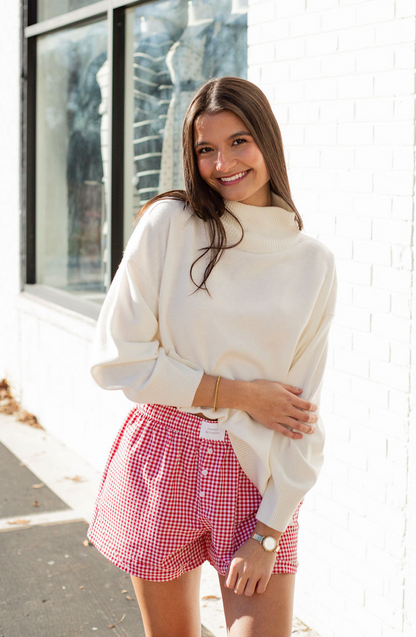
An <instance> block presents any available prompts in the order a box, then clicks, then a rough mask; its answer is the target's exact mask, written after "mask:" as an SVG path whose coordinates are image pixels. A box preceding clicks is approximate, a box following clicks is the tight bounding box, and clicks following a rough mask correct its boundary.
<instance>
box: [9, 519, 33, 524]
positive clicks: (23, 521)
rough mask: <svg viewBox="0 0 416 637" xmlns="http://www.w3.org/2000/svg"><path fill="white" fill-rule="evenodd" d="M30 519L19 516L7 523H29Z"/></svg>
mask: <svg viewBox="0 0 416 637" xmlns="http://www.w3.org/2000/svg"><path fill="white" fill-rule="evenodd" d="M29 523H30V520H23V519H22V518H17V520H13V521H11V520H10V521H8V522H7V524H29Z"/></svg>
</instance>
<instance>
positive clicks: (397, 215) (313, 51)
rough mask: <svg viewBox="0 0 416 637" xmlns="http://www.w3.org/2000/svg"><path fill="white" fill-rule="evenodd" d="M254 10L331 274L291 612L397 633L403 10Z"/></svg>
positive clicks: (404, 518)
mask: <svg viewBox="0 0 416 637" xmlns="http://www.w3.org/2000/svg"><path fill="white" fill-rule="evenodd" d="M289 5H290V7H289ZM262 7H263V2H258V3H254V2H253V3H250V14H249V22H250V25H251V24H253V23H254V22H255V25H256V26H255V31H253V32H252V33H250V45H253V47H255V56H253V55H252V52H251V46H250V48H249V60H250V70H249V73H250V77H252V78H253V80H254V81H257V82H258V83H259V84H260V86H262V87H263V88H265V89H266V90H267V94H268V95H273V100H272V105H273V107H274V109H275V112H276V116H277V118H278V121H279V123H280V125H281V129H282V134H283V140H284V144H285V150H286V156H287V159H288V166H289V173H290V181H291V185H292V190H293V194H294V199H295V201H296V202H297V205H298V207H299V209H300V211H301V214H303V218H304V221H305V229H306V232H307V233H308V234H311V235H313V236H316V237H317V238H319V239H320V240H321V241H323V242H324V243H326V245H328V246H329V247H330V248H331V249H332V250H333V251H334V253H335V255H336V258H337V264H338V278H339V304H338V314H337V318H336V322H335V325H334V328H333V333H332V336H331V353H330V357H329V369H328V372H327V376H326V385H325V395H324V403H325V408H324V409H325V411H324V419H325V422H326V424H327V429H328V438H329V439H328V444H327V451H326V453H327V460H326V464H325V467H324V470H323V475H322V477H321V478H320V482H319V483H318V485H317V487H316V489H315V490H314V491H313V492H312V493H311V494H310V495H309V497H308V500H307V504H306V505H305V511H304V512H303V514H302V526H303V537H302V540H301V567H300V572H299V575H298V592H297V602H296V605H297V612H298V615H299V616H300V617H301V618H302V619H303V620H304V621H306V623H309V624H310V625H312V626H313V627H314V628H315V629H316V630H317V631H318V632H320V633H321V635H322V636H323V637H335V636H336V637H343V636H344V635H345V637H347V636H348V637H351V635H354V637H361V636H362V637H364V636H365V637H371V636H374V637H386V636H387V635H388V636H391V637H393V636H395V637H396V636H398V635H406V637H410V636H411V635H413V634H416V621H415V615H416V613H415V611H414V610H412V608H411V601H410V600H411V599H412V598H413V599H415V598H416V586H415V582H416V577H415V576H414V575H413V574H411V573H413V572H414V570H415V566H416V560H415V553H416V540H415V538H416V533H415V530H416V514H415V513H411V512H410V500H412V501H413V504H414V505H415V504H416V502H415V501H416V495H413V494H412V495H411V494H410V492H409V489H410V486H411V484H412V485H413V493H415V492H416V469H414V468H413V469H410V466H411V460H413V465H412V466H413V467H415V462H416V448H415V440H414V439H415V438H416V435H415V434H414V433H412V430H411V429H410V424H409V416H410V412H409V400H410V403H411V405H413V402H414V396H413V389H412V388H413V386H414V385H412V383H411V378H412V377H411V368H410V362H411V356H410V354H411V348H412V343H413V342H414V339H413V340H412V329H415V328H414V327H413V325H412V303H413V302H414V301H413V295H412V283H413V208H412V202H413V198H414V151H415V127H414V117H415V107H414V92H415V89H414V74H415V56H414V46H415V41H416V38H415V24H416V21H415V17H416V5H415V3H414V2H408V1H405V0H403V1H400V0H371V1H370V0H361V1H358V0H305V1H304V2H297V3H294V5H293V6H292V3H284V2H279V1H278V0H276V2H275V12H274V13H273V10H272V7H271V3H270V2H269V3H268V16H269V18H268V19H267V20H266V19H265V20H264V21H263V22H262ZM266 22H267V23H268V24H267V25H266ZM271 24H273V27H274V29H275V33H276V34H279V35H276V38H275V44H276V49H275V56H274V58H272V57H271V56H270V51H271V45H272V43H273V42H272V38H271V32H272V27H271ZM264 28H265V29H266V32H267V33H268V34H269V36H268V39H267V48H266V46H265V44H263V43H264V39H263V38H262V33H263V30H262V29H264ZM250 29H251V26H250ZM414 315H415V314H414V312H413V316H414ZM415 426H416V424H415V423H414V424H413V429H415ZM409 470H410V471H411V472H412V473H411V474H409ZM410 478H411V480H412V482H411V481H410ZM412 516H413V517H412ZM410 522H411V524H412V527H411V528H412V529H413V538H412V539H411V538H410V536H409V528H410V527H409V524H410ZM410 544H411V546H410ZM412 567H413V571H412V570H411V569H412Z"/></svg>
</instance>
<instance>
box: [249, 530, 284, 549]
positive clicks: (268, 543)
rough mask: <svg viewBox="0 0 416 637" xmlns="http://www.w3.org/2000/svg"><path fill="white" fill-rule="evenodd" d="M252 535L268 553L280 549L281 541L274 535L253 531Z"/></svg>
mask: <svg viewBox="0 0 416 637" xmlns="http://www.w3.org/2000/svg"><path fill="white" fill-rule="evenodd" d="M250 537H252V538H253V540H257V542H260V544H261V545H262V547H263V548H264V550H265V551H267V552H268V553H273V552H274V553H277V551H278V550H279V542H278V541H277V540H276V538H274V537H273V536H272V535H259V534H258V533H253V534H252V535H250Z"/></svg>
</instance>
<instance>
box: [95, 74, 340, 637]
mask: <svg viewBox="0 0 416 637" xmlns="http://www.w3.org/2000/svg"><path fill="white" fill-rule="evenodd" d="M183 161H184V176H185V192H182V191H173V192H169V193H166V194H164V195H159V196H158V197H155V198H154V199H152V200H151V201H150V202H149V203H148V204H147V205H146V206H145V207H144V210H143V213H142V218H141V220H140V222H139V224H138V225H137V227H136V229H135V230H134V233H133V235H132V237H131V239H130V241H129V243H128V245H127V248H126V251H125V254H124V257H123V261H122V263H121V265H120V267H119V270H118V272H117V274H116V276H115V278H114V281H113V283H112V286H111V288H110V290H109V292H108V295H107V297H106V300H105V302H104V305H103V308H102V311H101V314H100V318H99V321H98V328H97V336H96V339H95V344H94V352H93V367H92V374H93V377H94V379H95V380H96V382H97V383H98V384H99V385H100V386H101V387H104V388H107V389H121V390H122V391H123V392H124V393H125V395H126V396H127V397H128V398H129V399H130V400H132V401H133V402H135V403H138V404H137V405H136V407H135V408H134V409H133V410H132V411H131V412H130V414H129V416H128V418H127V420H126V422H125V423H124V425H123V427H122V429H121V431H120V433H119V435H118V437H117V439H116V441H115V443H114V445H113V448H112V451H111V454H110V458H109V460H108V463H107V467H106V469H105V472H104V476H103V480H102V485H101V489H100V494H99V497H98V501H97V505H96V510H95V513H94V516H93V520H92V522H91V526H90V530H89V537H90V539H91V541H92V542H93V543H94V544H95V545H96V547H97V548H98V549H99V550H100V551H101V552H102V553H103V554H104V555H106V557H108V558H109V559H110V560H111V561H112V562H114V563H115V564H117V566H119V567H120V568H122V569H124V570H125V571H127V572H129V573H130V574H131V575H132V580H133V584H134V588H135V591H136V595H137V599H138V602H139V605H140V609H141V613H142V616H143V622H144V626H145V630H146V635H147V636H148V637H150V636H151V637H155V636H157V637H159V636H160V637H161V636H167V635H169V636H170V637H176V636H178V637H179V636H180V637H196V635H199V634H200V617H199V597H198V596H199V578H200V570H201V564H202V563H203V562H204V561H205V560H206V559H208V560H209V561H210V562H211V564H213V566H214V567H215V568H216V570H217V571H218V574H219V580H220V584H221V589H222V595H223V602H224V610H225V616H226V622H227V629H228V634H229V635H231V636H233V637H235V636H237V635H238V637H248V636H249V635H261V636H262V637H269V636H270V637H271V636H272V635H273V637H287V636H288V635H290V634H291V621H292V607H293V591H294V580H295V573H296V568H297V558H296V544H297V531H298V523H297V515H298V512H299V506H300V503H301V502H302V500H303V498H304V495H305V493H306V492H307V491H308V490H309V489H310V488H311V487H312V486H313V484H314V483H315V481H316V478H317V475H318V472H319V469H320V466H321V464H322V451H323V442H324V434H323V426H322V422H321V419H320V417H319V415H318V413H317V409H318V404H319V395H320V388H321V383H322V378H323V373H324V367H325V361H326V353H327V340H328V332H329V327H330V324H331V322H332V318H333V316H334V308H335V296H336V276H335V268H334V258H333V255H332V253H331V252H330V251H329V250H328V249H327V248H326V247H325V246H324V245H323V244H321V243H320V242H319V241H317V240H315V239H313V238H310V237H308V236H306V235H304V234H303V233H302V232H301V229H302V220H301V218H300V215H299V213H298V212H297V210H296V208H295V205H294V203H293V201H292V198H291V194H290V188H289V183H288V177H287V172H286V166H285V160H284V154H283V147H282V140H281V135H280V131H279V128H278V125H277V122H276V120H275V117H274V115H273V112H272V110H271V108H270V105H269V103H268V101H267V99H266V97H265V96H264V94H263V93H262V92H261V91H260V90H259V89H258V88H257V87H256V86H255V85H254V84H252V83H250V82H248V81H246V80H242V79H239V78H231V77H225V78H221V79H212V80H209V81H208V82H207V83H206V84H204V85H203V86H202V87H201V88H200V89H199V90H198V91H197V93H196V95H195V97H194V99H193V100H192V102H191V104H190V106H189V108H188V111H187V114H186V117H185V121H184V127H183Z"/></svg>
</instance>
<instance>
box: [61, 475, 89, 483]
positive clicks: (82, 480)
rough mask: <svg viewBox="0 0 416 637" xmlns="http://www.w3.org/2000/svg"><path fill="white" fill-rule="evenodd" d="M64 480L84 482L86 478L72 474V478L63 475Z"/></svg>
mask: <svg viewBox="0 0 416 637" xmlns="http://www.w3.org/2000/svg"><path fill="white" fill-rule="evenodd" d="M65 480H72V482H85V480H86V478H83V477H82V476H74V477H73V478H70V477H69V476H65Z"/></svg>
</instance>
